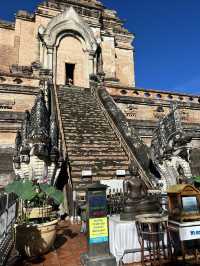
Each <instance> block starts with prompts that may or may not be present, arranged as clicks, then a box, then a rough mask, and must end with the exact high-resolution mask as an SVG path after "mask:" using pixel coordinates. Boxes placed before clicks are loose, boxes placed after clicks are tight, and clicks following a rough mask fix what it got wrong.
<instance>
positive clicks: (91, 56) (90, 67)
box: [88, 52, 95, 75]
mask: <svg viewBox="0 0 200 266" xmlns="http://www.w3.org/2000/svg"><path fill="white" fill-rule="evenodd" d="M88 73H89V75H90V74H94V73H95V70H94V53H91V52H90V53H89V61H88Z"/></svg>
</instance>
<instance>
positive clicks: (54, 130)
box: [13, 90, 60, 182]
mask: <svg viewBox="0 0 200 266" xmlns="http://www.w3.org/2000/svg"><path fill="white" fill-rule="evenodd" d="M48 103H49V96H48V95H46V100H45V95H44V92H43V90H40V92H39V94H38V96H37V97H36V100H35V103H34V106H33V108H32V110H31V112H30V113H29V111H26V112H25V117H24V121H23V123H22V127H21V131H18V132H17V135H16V140H15V154H14V158H13V163H14V170H15V174H16V175H18V176H20V177H21V178H25V179H33V178H34V179H35V178H37V179H41V178H48V179H49V182H50V181H51V182H53V180H54V179H55V177H56V176H57V175H58V173H59V171H60V166H59V162H58V159H59V149H58V127H57V121H56V117H55V114H54V113H53V114H51V110H50V108H48V107H47V106H48Z"/></svg>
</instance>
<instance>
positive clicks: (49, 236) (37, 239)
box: [15, 220, 58, 257]
mask: <svg viewBox="0 0 200 266" xmlns="http://www.w3.org/2000/svg"><path fill="white" fill-rule="evenodd" d="M57 224H58V220H54V221H51V222H47V223H42V224H33V225H31V224H22V225H16V228H15V232H16V249H17V250H18V251H19V253H20V254H21V255H22V256H25V257H37V256H40V255H42V254H45V253H47V252H48V251H49V250H50V248H51V247H52V245H53V243H54V241H55V238H56V225H57Z"/></svg>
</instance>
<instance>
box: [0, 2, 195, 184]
mask: <svg viewBox="0 0 200 266" xmlns="http://www.w3.org/2000/svg"><path fill="white" fill-rule="evenodd" d="M133 40H134V35H133V34H132V33H130V32H129V31H128V30H127V29H125V28H124V27H123V22H122V21H121V20H120V19H119V18H118V16H117V13H116V12H115V11H113V10H109V9H107V8H105V7H104V6H103V4H102V3H100V2H99V1H97V0H79V1H78V0H47V1H45V2H43V3H41V4H40V5H38V6H37V8H36V10H35V12H34V13H31V14H30V13H28V12H26V11H21V10H20V11H18V12H17V14H16V19H15V22H14V23H12V22H6V21H0V120H1V125H0V157H1V162H0V174H2V176H4V177H5V178H8V177H10V175H11V172H12V156H13V148H14V146H15V136H16V132H17V130H18V129H20V128H21V122H22V120H23V119H24V111H25V110H30V109H31V108H32V106H33V104H34V101H35V98H36V96H37V95H38V93H39V90H40V89H42V90H43V91H44V94H45V98H46V101H47V100H48V99H47V98H48V93H49V90H50V94H52V95H51V104H50V105H48V106H47V109H48V108H50V109H51V110H50V111H51V114H52V113H55V114H56V116H57V123H58V127H59V140H60V141H59V145H60V148H59V149H60V150H62V152H63V153H64V155H63V157H64V158H68V162H70V170H71V171H70V175H71V178H72V183H73V184H76V183H77V184H79V183H80V178H81V173H82V171H83V170H88V169H91V171H92V175H93V178H94V179H95V180H99V179H109V178H114V177H115V176H116V170H120V169H124V170H127V169H128V166H129V163H130V161H131V159H130V154H129V152H128V151H127V147H126V145H125V144H124V143H123V141H122V137H121V133H120V131H119V130H118V128H117V126H116V123H115V121H114V119H112V116H109V114H108V112H107V108H106V105H103V103H102V101H101V100H100V98H99V96H98V95H97V94H98V93H95V90H94V89H93V87H95V86H97V87H98V86H99V87H101V89H102V87H103V88H104V90H105V91H106V92H107V96H106V97H108V95H110V96H111V99H110V101H113V100H114V102H115V104H116V106H117V107H118V108H119V110H121V111H122V115H123V117H124V118H125V119H126V121H127V123H128V125H129V129H131V128H132V129H134V131H135V132H136V133H137V134H138V135H139V136H140V137H141V139H140V140H138V141H139V143H140V141H141V143H140V145H141V146H142V147H143V148H144V150H145V149H146V148H147V147H146V146H145V145H144V143H145V144H147V145H149V144H150V142H151V138H152V134H153V130H154V129H155V127H156V125H157V123H158V121H159V119H160V118H162V117H163V116H164V115H165V114H166V113H168V112H169V109H170V106H171V105H172V103H178V105H179V110H180V113H181V117H182V121H183V125H184V128H185V130H186V131H187V132H191V133H192V134H193V140H192V145H193V146H194V147H199V146H200V98H199V96H192V95H187V94H178V93H171V92H165V91H157V90H153V89H141V88H138V87H137V86H136V84H135V75H134V47H133ZM95 77H96V79H98V81H97V80H95ZM50 83H51V86H50V87H49V85H48V84H50ZM95 84H99V85H95ZM49 88H51V89H49ZM48 89H49V90H48ZM105 91H104V92H105ZM100 94H101V93H100ZM101 96H102V98H103V97H104V96H103V95H101ZM142 140H143V142H142ZM144 146H145V147H144ZM136 150H137V149H136ZM139 153H140V152H139V150H138V153H137V154H135V156H136V157H137V155H138V154H139ZM146 154H147V153H146ZM136 159H137V160H136V161H137V163H138V164H139V165H140V166H141V164H142V161H143V160H141V157H140V156H139V155H138V158H136ZM143 163H144V162H143ZM145 169H146V168H145V167H143V166H142V167H141V171H143V170H144V172H143V175H144V176H145V175H146V174H147V173H146V172H145Z"/></svg>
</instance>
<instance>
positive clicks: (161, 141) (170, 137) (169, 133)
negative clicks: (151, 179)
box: [151, 105, 192, 191]
mask: <svg viewBox="0 0 200 266" xmlns="http://www.w3.org/2000/svg"><path fill="white" fill-rule="evenodd" d="M191 139H192V136H191V135H189V134H187V133H186V132H185V131H184V129H183V126H182V123H181V116H180V113H179V110H178V106H177V105H173V106H172V110H171V112H170V113H169V114H168V115H166V116H165V117H164V118H163V119H161V120H160V121H159V124H158V127H157V129H156V130H155V131H154V134H153V139H152V142H151V158H152V161H153V163H154V165H155V167H156V168H157V170H158V172H159V173H160V177H161V180H162V182H163V188H162V190H164V191H166V190H167V188H168V187H169V186H171V185H175V184H177V183H182V182H191V177H192V173H191V167H190V162H189V154H190V150H191V147H190V142H191Z"/></svg>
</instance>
